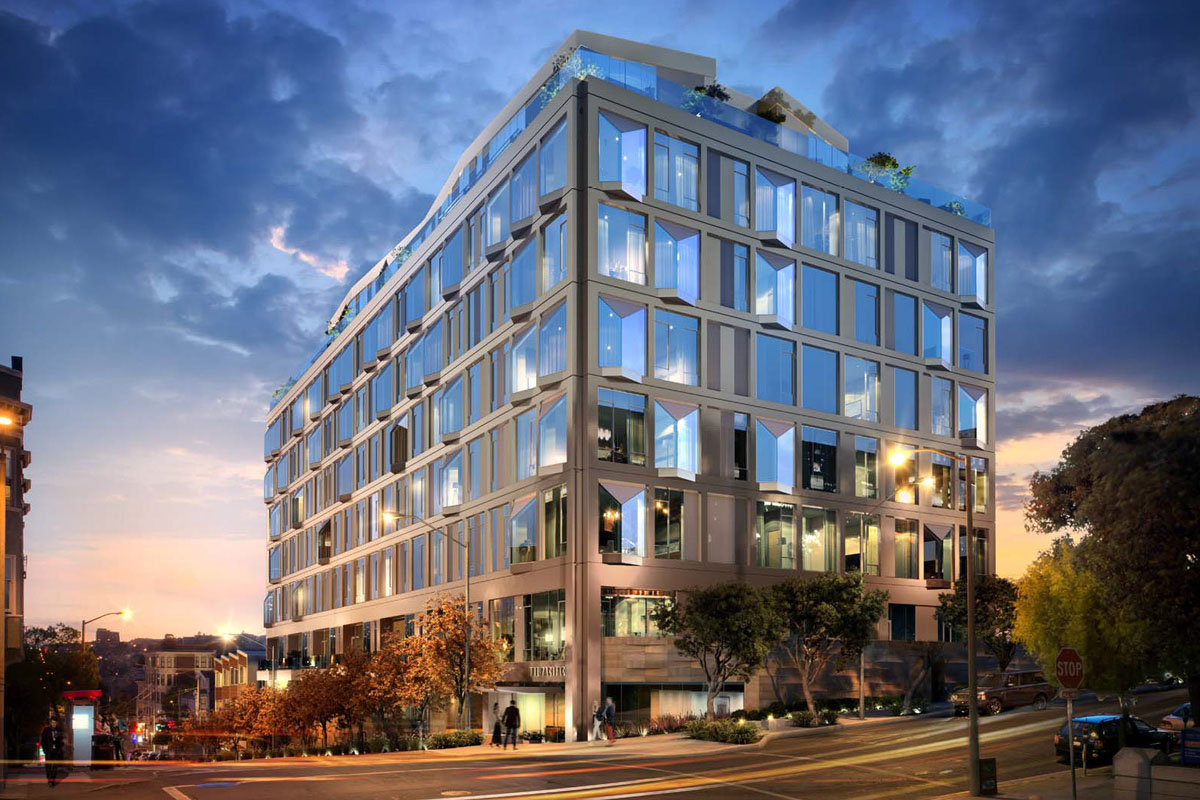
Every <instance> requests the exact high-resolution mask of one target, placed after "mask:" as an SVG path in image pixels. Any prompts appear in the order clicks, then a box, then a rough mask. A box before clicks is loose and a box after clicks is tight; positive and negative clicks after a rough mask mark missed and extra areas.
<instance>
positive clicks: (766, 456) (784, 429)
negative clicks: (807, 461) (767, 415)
mask: <svg viewBox="0 0 1200 800" xmlns="http://www.w3.org/2000/svg"><path fill="white" fill-rule="evenodd" d="M754 433H755V435H754V450H755V452H754V461H755V464H756V465H757V467H756V468H757V470H758V471H757V474H756V477H757V480H758V482H759V483H774V484H778V485H779V486H780V487H783V488H784V489H786V490H787V491H788V492H791V491H792V488H793V487H794V486H795V485H796V426H795V425H792V424H791V423H788V422H776V421H775V420H769V419H761V418H760V419H758V420H756V421H755V428H754Z"/></svg>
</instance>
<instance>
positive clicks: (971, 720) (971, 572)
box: [963, 455, 980, 797]
mask: <svg viewBox="0 0 1200 800" xmlns="http://www.w3.org/2000/svg"><path fill="white" fill-rule="evenodd" d="M963 462H964V467H965V471H966V476H967V691H968V692H969V699H968V700H967V758H968V759H969V760H970V764H968V767H969V769H970V773H969V774H970V784H969V789H970V792H971V796H972V797H979V789H980V787H979V679H978V676H977V674H976V672H975V650H976V647H977V644H976V641H975V471H974V470H973V469H972V468H971V457H970V456H969V455H964V456H963Z"/></svg>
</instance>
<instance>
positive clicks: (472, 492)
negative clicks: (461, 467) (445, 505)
mask: <svg viewBox="0 0 1200 800" xmlns="http://www.w3.org/2000/svg"><path fill="white" fill-rule="evenodd" d="M482 487H483V439H474V440H472V441H471V442H470V443H468V444H467V499H468V500H475V499H478V498H479V496H480V495H481V494H482Z"/></svg>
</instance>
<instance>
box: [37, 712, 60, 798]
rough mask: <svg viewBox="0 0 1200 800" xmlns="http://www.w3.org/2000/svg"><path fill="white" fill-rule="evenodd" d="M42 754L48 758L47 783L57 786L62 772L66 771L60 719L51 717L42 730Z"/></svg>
mask: <svg viewBox="0 0 1200 800" xmlns="http://www.w3.org/2000/svg"><path fill="white" fill-rule="evenodd" d="M42 753H43V755H44V756H45V758H46V783H48V784H49V785H50V786H57V785H58V782H59V781H60V780H61V778H60V777H59V775H60V774H61V773H60V771H61V770H63V769H64V767H63V765H62V760H63V758H64V754H65V747H64V740H63V732H62V728H60V727H58V717H51V718H50V721H49V722H47V723H46V727H44V728H42Z"/></svg>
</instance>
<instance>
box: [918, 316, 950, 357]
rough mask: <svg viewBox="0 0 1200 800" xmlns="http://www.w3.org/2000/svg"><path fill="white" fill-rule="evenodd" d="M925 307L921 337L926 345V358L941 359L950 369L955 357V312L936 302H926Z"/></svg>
mask: <svg viewBox="0 0 1200 800" xmlns="http://www.w3.org/2000/svg"><path fill="white" fill-rule="evenodd" d="M924 309H925V310H924V313H923V315H922V323H921V327H922V331H921V338H922V341H923V342H924V345H925V348H924V353H925V358H926V359H929V360H936V361H940V362H942V366H944V367H945V368H946V369H950V367H951V363H950V360H951V359H952V358H953V357H954V345H953V339H954V331H953V328H952V324H953V317H954V312H953V311H951V310H950V309H948V308H946V307H945V306H939V305H938V304H936V303H925V306H924Z"/></svg>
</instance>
